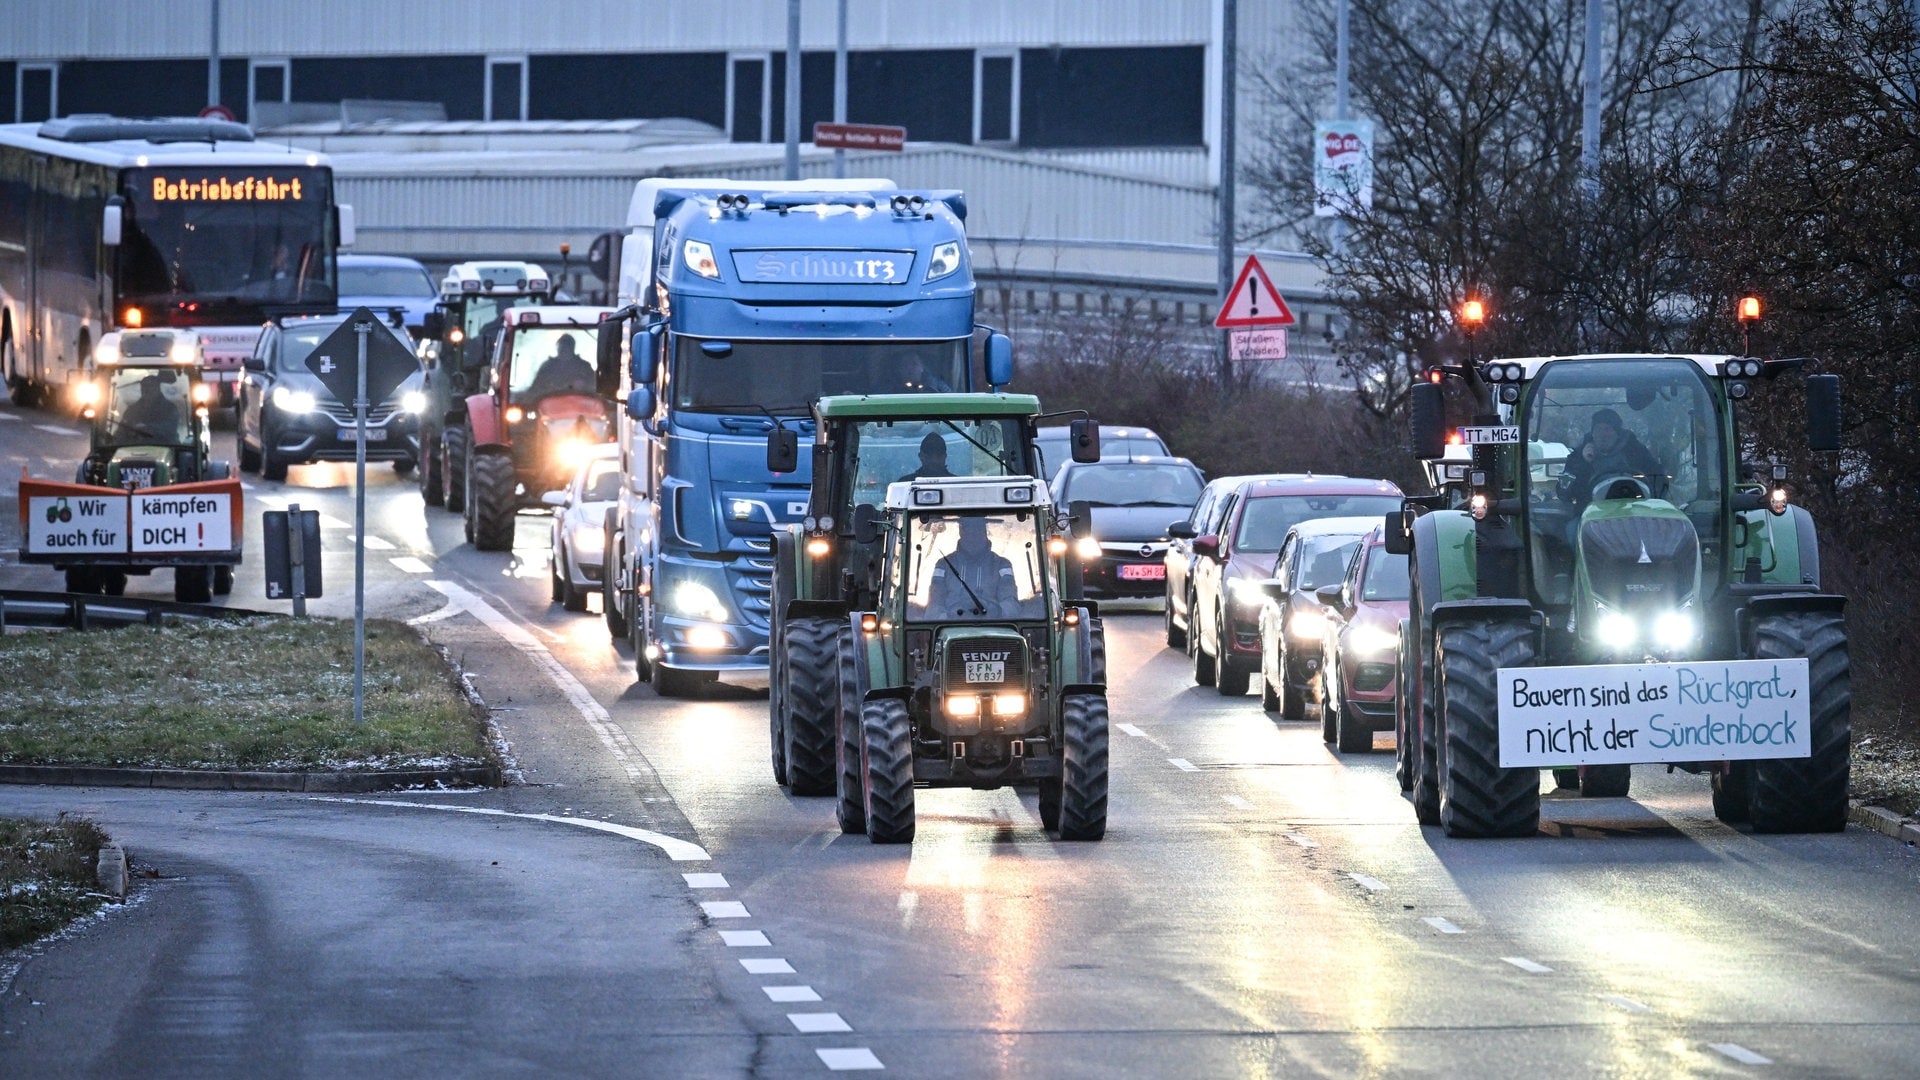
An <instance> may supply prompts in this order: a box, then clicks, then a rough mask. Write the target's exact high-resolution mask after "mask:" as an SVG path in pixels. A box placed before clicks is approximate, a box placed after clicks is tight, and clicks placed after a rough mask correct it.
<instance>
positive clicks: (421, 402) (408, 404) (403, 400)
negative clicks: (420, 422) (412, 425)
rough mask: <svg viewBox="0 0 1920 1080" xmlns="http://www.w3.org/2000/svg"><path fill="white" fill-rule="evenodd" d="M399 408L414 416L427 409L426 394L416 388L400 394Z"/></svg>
mask: <svg viewBox="0 0 1920 1080" xmlns="http://www.w3.org/2000/svg"><path fill="white" fill-rule="evenodd" d="M400 409H401V411H403V412H410V413H412V414H414V415H415V416H418V415H420V414H421V413H423V412H426V411H427V395H425V394H423V393H421V392H420V391H418V390H409V391H407V392H406V393H404V394H401V395H400Z"/></svg>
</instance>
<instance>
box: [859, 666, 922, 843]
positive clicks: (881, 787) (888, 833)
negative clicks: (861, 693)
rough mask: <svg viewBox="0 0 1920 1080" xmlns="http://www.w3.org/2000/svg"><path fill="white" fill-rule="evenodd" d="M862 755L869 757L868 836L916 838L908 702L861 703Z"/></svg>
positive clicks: (875, 838)
mask: <svg viewBox="0 0 1920 1080" xmlns="http://www.w3.org/2000/svg"><path fill="white" fill-rule="evenodd" d="M860 730H861V734H862V737H863V742H862V750H861V756H862V757H863V758H865V759H866V768H865V770H864V772H865V778H864V782H863V787H864V789H865V793H866V808H867V839H869V840H871V841H873V842H874V843H876V844H910V843H912V842H913V729H912V725H911V724H910V723H909V721H908V719H907V703H906V702H904V701H902V700H900V699H899V698H880V699H878V700H876V701H868V702H864V703H862V704H861V706H860Z"/></svg>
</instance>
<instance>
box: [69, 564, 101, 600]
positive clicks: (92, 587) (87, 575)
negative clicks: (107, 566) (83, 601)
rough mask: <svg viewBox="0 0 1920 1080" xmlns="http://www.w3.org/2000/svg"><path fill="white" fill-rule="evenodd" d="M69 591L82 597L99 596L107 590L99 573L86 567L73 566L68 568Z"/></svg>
mask: <svg viewBox="0 0 1920 1080" xmlns="http://www.w3.org/2000/svg"><path fill="white" fill-rule="evenodd" d="M67 591H68V592H70V593H78V594H79V595H81V596H98V595H100V594H101V593H102V592H105V591H106V590H105V588H104V587H103V583H102V575H101V573H100V572H99V571H97V570H94V569H92V568H90V567H85V566H73V567H68V568H67Z"/></svg>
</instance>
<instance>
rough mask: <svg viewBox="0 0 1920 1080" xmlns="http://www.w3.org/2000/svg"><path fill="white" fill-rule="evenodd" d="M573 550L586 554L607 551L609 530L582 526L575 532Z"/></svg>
mask: <svg viewBox="0 0 1920 1080" xmlns="http://www.w3.org/2000/svg"><path fill="white" fill-rule="evenodd" d="M573 549H574V550H575V551H578V552H580V553H581V554H583V555H584V554H586V553H588V552H594V553H598V552H602V551H605V550H606V549H607V530H605V529H603V528H601V527H600V526H598V525H582V526H580V527H579V528H576V529H574V530H573Z"/></svg>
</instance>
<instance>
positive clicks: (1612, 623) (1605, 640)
mask: <svg viewBox="0 0 1920 1080" xmlns="http://www.w3.org/2000/svg"><path fill="white" fill-rule="evenodd" d="M1593 633H1594V636H1595V637H1597V638H1599V639H1600V644H1602V645H1605V646H1606V647H1607V648H1609V649H1630V648H1632V647H1633V643H1634V642H1636V641H1638V640H1640V628H1639V627H1637V626H1635V625H1633V617H1632V616H1630V615H1623V614H1621V613H1620V612H1618V611H1608V610H1606V609H1605V608H1601V609H1600V617H1599V619H1597V620H1595V622H1594V624H1593Z"/></svg>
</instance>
